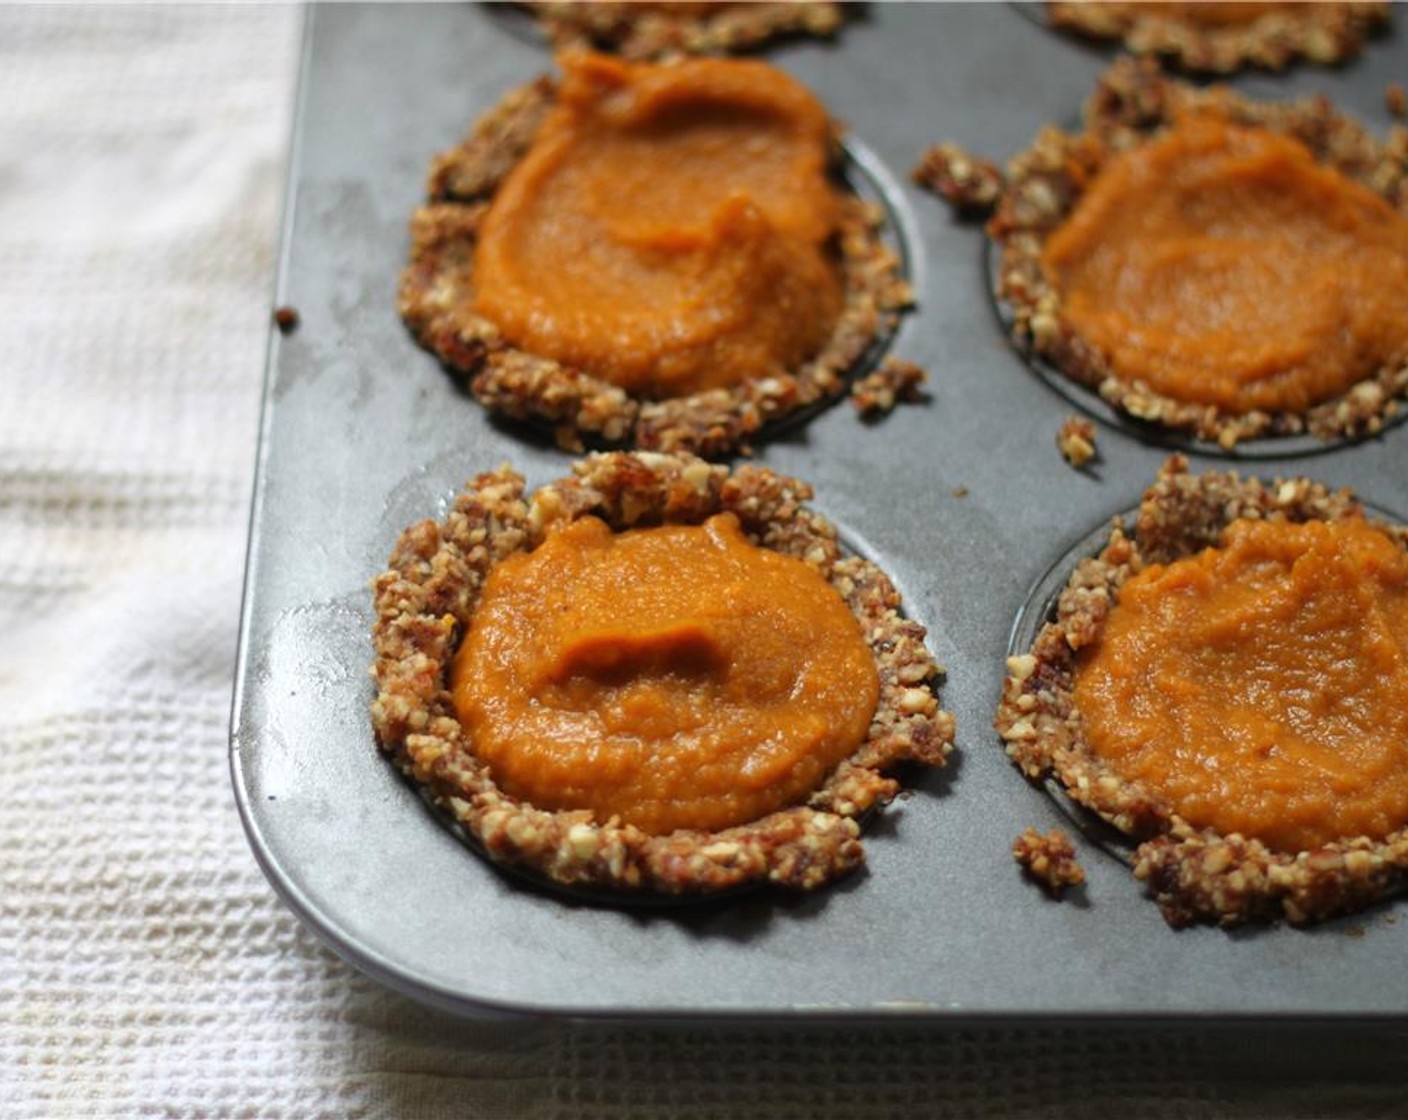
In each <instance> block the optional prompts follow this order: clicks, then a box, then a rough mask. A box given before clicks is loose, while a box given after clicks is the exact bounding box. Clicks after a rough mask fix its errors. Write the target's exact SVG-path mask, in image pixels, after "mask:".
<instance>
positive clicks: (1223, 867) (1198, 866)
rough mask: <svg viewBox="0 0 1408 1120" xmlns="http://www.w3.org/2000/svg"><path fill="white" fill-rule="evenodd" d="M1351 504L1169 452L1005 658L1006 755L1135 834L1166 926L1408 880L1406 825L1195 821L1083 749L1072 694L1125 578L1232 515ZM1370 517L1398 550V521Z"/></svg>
mask: <svg viewBox="0 0 1408 1120" xmlns="http://www.w3.org/2000/svg"><path fill="white" fill-rule="evenodd" d="M1361 514H1362V507H1361V506H1360V504H1359V502H1358V501H1357V500H1356V499H1355V498H1354V497H1353V496H1352V495H1351V494H1349V493H1348V492H1347V491H1338V492H1331V491H1330V490H1328V489H1326V488H1325V487H1324V486H1322V485H1320V484H1318V483H1315V482H1311V481H1308V480H1306V479H1303V478H1297V479H1290V480H1285V481H1281V480H1277V481H1275V482H1273V483H1272V484H1270V485H1265V484H1263V483H1261V482H1260V481H1258V480H1256V479H1244V478H1241V477H1239V476H1238V475H1237V474H1236V473H1234V472H1224V473H1208V474H1203V475H1193V474H1190V473H1188V468H1187V462H1186V460H1185V459H1183V458H1182V457H1181V456H1174V457H1173V458H1171V459H1170V460H1169V461H1168V462H1167V463H1166V464H1165V465H1164V467H1163V468H1162V469H1161V470H1160V472H1159V474H1158V477H1157V479H1156V481H1155V482H1154V484H1153V485H1152V486H1151V487H1150V488H1149V490H1148V491H1147V492H1146V493H1145V495H1144V498H1143V501H1142V502H1141V504H1140V507H1139V510H1138V514H1137V519H1136V525H1135V528H1134V533H1133V535H1129V534H1128V533H1127V532H1126V529H1125V527H1124V526H1123V525H1122V524H1121V522H1120V519H1116V521H1115V523H1114V524H1113V526H1112V527H1111V530H1110V534H1109V538H1108V542H1107V543H1106V544H1105V546H1104V547H1103V548H1102V549H1101V550H1100V552H1099V553H1098V554H1097V555H1095V556H1092V557H1089V558H1087V559H1085V560H1083V561H1082V562H1080V563H1079V564H1077V565H1076V567H1075V569H1074V570H1073V571H1072V572H1071V574H1070V578H1069V580H1068V581H1067V584H1066V587H1065V590H1064V591H1062V592H1061V594H1060V597H1059V600H1058V602H1057V605H1056V608H1055V611H1054V614H1053V615H1052V616H1051V617H1050V619H1049V620H1048V621H1047V622H1046V624H1045V625H1044V626H1042V628H1041V629H1040V631H1039V632H1038V634H1037V637H1036V639H1035V641H1034V643H1033V645H1032V648H1031V650H1030V651H1029V652H1026V653H1019V654H1017V655H1015V656H1013V657H1010V658H1009V659H1008V662H1007V676H1006V680H1005V682H1004V684H1003V691H1002V699H1001V701H1000V703H999V706H998V710H997V718H996V728H997V731H998V733H999V735H1000V736H1001V737H1002V739H1003V742H1004V744H1005V746H1006V750H1007V754H1008V756H1009V757H1010V758H1011V759H1012V760H1013V761H1014V762H1015V763H1016V764H1017V765H1018V766H1019V767H1020V768H1021V770H1022V772H1023V773H1024V774H1025V775H1026V776H1027V777H1028V778H1030V779H1032V780H1049V779H1052V778H1054V779H1055V781H1056V782H1058V783H1059V785H1060V787H1061V789H1062V791H1064V794H1065V795H1066V796H1067V797H1069V798H1070V800H1071V801H1073V802H1075V804H1076V805H1078V806H1081V807H1083V808H1084V809H1086V810H1089V811H1090V812H1092V813H1094V814H1095V815H1097V816H1098V817H1100V818H1102V819H1103V820H1104V821H1105V822H1107V823H1108V824H1110V825H1112V826H1113V827H1114V828H1115V829H1117V830H1118V831H1119V832H1120V833H1123V834H1124V835H1125V836H1127V837H1129V838H1130V839H1131V840H1132V841H1133V842H1134V845H1135V847H1134V852H1133V861H1132V862H1133V869H1134V874H1135V877H1136V878H1138V879H1139V880H1141V881H1143V882H1144V883H1145V885H1146V888H1147V889H1148V891H1149V892H1150V893H1151V894H1152V895H1153V897H1154V898H1155V900H1156V901H1157V902H1158V905H1159V907H1160V909H1161V910H1162V912H1163V915H1164V917H1165V919H1166V920H1167V921H1168V923H1169V924H1170V925H1172V926H1174V927H1176V928H1177V927H1182V926H1186V925H1190V924H1194V923H1197V922H1216V923H1220V924H1222V925H1224V926H1234V925H1240V924H1242V923H1245V922H1250V921H1267V920H1274V919H1277V918H1285V919H1287V920H1288V921H1290V922H1291V923H1293V924H1298V925H1299V924H1308V923H1311V922H1316V921H1320V920H1322V919H1325V918H1328V917H1331V916H1334V915H1337V914H1342V913H1346V912H1349V911H1353V910H1358V909H1362V908H1364V907H1365V906H1368V905H1369V904H1371V903H1373V902H1375V901H1377V900H1379V899H1382V898H1386V897H1388V896H1390V895H1392V894H1395V893H1397V892H1399V891H1401V889H1402V888H1403V886H1404V884H1405V882H1408V828H1405V827H1400V828H1398V829H1397V830H1395V831H1393V832H1391V833H1389V834H1388V835H1386V836H1385V837H1383V838H1382V839H1373V838H1370V837H1367V836H1357V837H1355V836H1346V837H1343V838H1341V839H1338V840H1335V841H1333V842H1331V843H1327V844H1324V845H1323V846H1320V847H1317V848H1315V849H1314V850H1310V851H1298V852H1294V853H1290V852H1284V851H1277V850H1273V849H1272V848H1270V847H1268V846H1267V845H1266V844H1264V843H1263V842H1262V841H1260V840H1258V839H1255V838H1249V837H1245V836H1243V835H1241V834H1239V833H1229V834H1225V835H1224V834H1222V833H1220V832H1218V831H1217V830H1215V829H1212V828H1197V827H1194V826H1193V825H1192V824H1190V823H1189V822H1188V821H1187V820H1185V819H1183V818H1182V817H1180V816H1179V814H1178V813H1177V812H1175V811H1173V810H1172V809H1171V808H1170V807H1169V806H1168V805H1166V804H1164V803H1162V802H1161V801H1160V800H1159V799H1158V798H1157V797H1154V796H1152V795H1151V794H1150V793H1148V792H1147V791H1146V790H1145V789H1143V788H1141V786H1140V785H1139V784H1138V783H1137V782H1133V781H1130V780H1128V779H1126V778H1124V777H1122V776H1121V775H1120V774H1118V773H1116V772H1115V771H1114V769H1113V768H1112V767H1111V766H1110V765H1109V763H1107V762H1106V761H1104V760H1103V759H1102V758H1100V757H1099V756H1097V755H1096V754H1095V753H1094V752H1093V751H1092V749H1091V748H1090V745H1089V743H1088V741H1087V739H1086V736H1085V732H1084V725H1083V720H1082V716H1081V712H1080V710H1079V708H1078V706H1077V703H1076V697H1075V692H1074V689H1075V672H1076V664H1077V657H1078V654H1079V653H1080V651H1081V650H1083V649H1086V648H1087V647H1089V646H1091V645H1092V644H1093V643H1094V642H1096V641H1097V639H1098V638H1099V636H1100V633H1101V629H1102V627H1103V626H1104V624H1105V621H1106V619H1107V617H1108V616H1109V613H1110V611H1111V609H1112V608H1113V607H1114V606H1115V605H1116V604H1117V603H1118V601H1119V596H1120V588H1121V586H1122V585H1123V584H1124V583H1125V581H1126V580H1128V579H1129V578H1130V577H1131V576H1133V575H1135V574H1136V573H1138V572H1140V571H1142V570H1143V569H1145V568H1146V567H1148V566H1149V565H1151V564H1169V563H1172V562H1174V561H1176V560H1179V559H1182V558H1184V557H1189V556H1193V555H1196V554H1197V553H1199V552H1201V551H1202V550H1203V549H1205V548H1208V547H1211V546H1214V545H1216V544H1218V543H1219V541H1220V539H1221V534H1222V532H1223V530H1224V529H1225V528H1226V527H1227V526H1228V525H1230V524H1231V523H1232V522H1234V521H1237V520H1239V519H1265V520H1272V519H1280V520H1284V521H1288V522H1307V521H1315V520H1319V521H1341V520H1345V519H1349V518H1354V517H1359V516H1361ZM1372 524H1374V525H1375V527H1376V528H1378V529H1379V530H1380V531H1382V532H1383V533H1384V534H1385V535H1386V536H1388V537H1389V538H1390V540H1392V541H1393V542H1394V543H1396V544H1397V545H1398V546H1399V547H1402V548H1405V549H1408V529H1405V528H1404V527H1402V526H1395V525H1386V524H1383V523H1380V522H1373V523H1372Z"/></svg>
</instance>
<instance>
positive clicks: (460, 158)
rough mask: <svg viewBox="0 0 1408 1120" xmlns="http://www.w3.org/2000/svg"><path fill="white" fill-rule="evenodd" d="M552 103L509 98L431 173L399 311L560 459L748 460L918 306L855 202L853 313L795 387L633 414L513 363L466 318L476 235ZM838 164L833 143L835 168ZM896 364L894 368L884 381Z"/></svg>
mask: <svg viewBox="0 0 1408 1120" xmlns="http://www.w3.org/2000/svg"><path fill="white" fill-rule="evenodd" d="M555 96H556V87H555V85H554V83H553V82H552V81H551V79H549V78H541V79H539V80H538V81H537V82H535V83H533V84H531V85H527V86H522V87H520V88H518V89H516V90H514V91H512V92H511V93H510V94H509V95H508V96H507V97H505V98H504V100H503V101H501V102H500V103H499V105H498V106H497V107H496V108H494V109H493V110H491V111H490V112H489V113H488V114H487V115H486V116H485V117H483V118H481V119H480V121H479V122H478V123H477V124H476V125H475V127H474V131H473V132H472V133H471V135H470V136H469V137H468V138H467V139H466V140H465V141H464V143H462V144H461V145H460V146H459V147H457V148H455V149H453V150H451V151H449V152H447V153H445V154H444V155H442V156H440V157H438V158H437V159H436V160H435V163H434V165H433V166H432V168H431V173H430V181H429V185H428V194H429V202H428V204H427V205H426V206H424V207H422V208H420V209H419V210H417V211H416V212H415V215H414V216H413V217H412V220H411V253H410V262H409V264H408V265H407V267H406V269H405V271H404V273H403V274H402V277H401V290H400V299H399V307H400V312H401V317H402V318H403V319H404V320H405V321H406V324H407V326H409V327H410V329H411V331H412V333H413V334H414V335H415V336H416V339H417V340H418V341H419V342H420V344H421V345H422V346H424V347H425V348H426V349H428V350H430V351H432V352H433V353H435V354H436V355H437V356H438V357H439V358H440V360H441V361H442V362H444V363H445V364H446V365H447V366H449V367H450V368H451V369H453V370H455V371H456V372H457V373H459V374H460V375H462V376H463V377H464V378H466V380H467V381H468V384H469V390H470V392H471V393H472V394H473V395H474V397H475V399H477V400H478V401H479V402H480V403H481V404H483V405H484V406H485V407H486V408H488V409H490V410H491V411H493V412H497V413H501V414H503V415H505V416H509V417H512V418H513V419H516V420H530V421H539V422H546V423H548V424H550V425H552V427H553V430H554V433H555V435H556V439H557V442H558V445H559V446H561V447H562V448H563V449H565V450H568V451H574V452H577V451H581V450H582V449H583V441H584V440H591V441H592V442H595V443H603V444H628V445H633V446H636V447H639V448H643V449H649V450H653V451H663V452H670V453H673V452H688V453H692V454H695V455H701V456H704V457H706V458H722V457H725V456H728V455H731V454H733V453H734V452H737V451H739V450H746V448H747V444H748V440H749V438H750V437H751V436H753V435H754V434H755V433H756V432H758V430H759V429H760V428H762V426H763V425H764V424H765V423H767V422H770V421H773V420H777V419H779V418H781V417H783V416H786V415H787V414H789V413H792V412H796V411H797V410H799V409H803V408H806V407H808V406H809V405H812V404H815V403H817V402H819V401H822V400H826V399H828V398H831V397H835V396H839V395H840V394H841V393H843V392H844V391H845V389H846V386H847V378H848V376H849V374H850V372H851V371H852V369H853V368H854V366H855V364H856V362H857V361H858V360H859V359H860V358H861V356H862V355H864V354H865V352H866V351H867V350H868V349H869V347H870V345H871V343H872V342H874V341H875V340H876V339H877V338H878V337H880V336H881V335H883V334H885V333H886V332H888V331H889V330H890V329H891V328H893V326H894V325H895V323H896V322H897V321H898V318H899V314H900V312H901V311H903V310H904V309H906V308H908V307H910V306H911V305H912V303H913V298H914V297H913V292H912V291H911V289H910V287H909V284H908V283H907V282H906V281H905V280H904V279H903V278H902V277H901V276H900V262H899V258H898V257H897V256H896V254H895V253H894V252H892V251H891V250H890V249H889V248H887V247H886V246H885V245H884V243H883V242H882V241H881V240H880V228H881V226H882V225H883V221H884V215H883V213H882V212H881V210H880V208H879V207H878V206H875V205H873V204H871V203H868V202H865V201H864V200H862V199H860V198H857V197H856V196H854V195H850V194H845V193H843V194H842V196H841V197H842V202H843V205H842V217H841V223H840V231H839V236H838V239H837V249H838V252H839V256H840V262H841V268H842V271H843V277H844V282H845V305H844V307H843V309H842V312H841V316H840V318H839V320H838V321H837V323H836V328H835V330H834V331H833V332H832V335H831V338H830V340H829V341H828V342H827V344H826V346H825V347H823V349H822V351H821V352H820V353H819V354H817V355H816V357H814V358H813V359H811V361H809V362H807V363H806V364H805V365H803V366H802V367H801V368H800V369H797V370H795V371H793V372H790V373H786V374H782V375H779V376H776V377H765V378H759V379H755V380H752V381H746V382H744V383H742V384H740V385H737V386H734V387H732V388H728V389H713V390H709V391H706V392H701V393H695V394H692V395H690V396H685V397H677V398H674V399H670V400H661V401H644V400H638V399H636V398H634V397H632V396H630V395H629V394H627V393H626V392H625V391H624V390H623V389H620V388H618V387H616V386H615V385H612V384H610V383H609V382H607V381H605V380H602V379H601V378H598V377H594V376H592V375H590V374H587V373H584V372H582V371H581V370H576V369H572V368H569V367H567V366H564V365H562V364H560V363H559V362H556V361H553V360H552V359H550V358H545V357H543V356H541V355H538V354H532V353H529V352H527V351H525V350H520V349H517V348H516V347H514V346H512V345H510V344H509V343H508V342H506V341H505V340H504V338H503V337H502V335H501V333H500V332H499V329H498V328H497V327H496V326H495V325H494V324H493V323H492V322H491V321H490V320H488V319H486V318H484V317H483V316H480V315H477V314H475V313H474V312H473V311H472V310H471V308H472V306H473V303H474V275H473V270H474V247H475V243H476V241H477V240H478V232H479V226H480V223H481V221H482V220H483V217H484V214H485V212H486V211H487V209H488V207H489V203H490V201H491V200H492V198H493V196H494V192H495V190H496V189H497V188H498V186H499V184H500V183H501V182H502V181H503V179H504V177H505V176H506V175H507V174H508V172H509V171H511V170H512V169H513V167H514V166H515V165H516V164H517V163H518V161H519V160H520V159H521V158H522V157H523V155H524V153H525V152H526V151H527V150H528V147H529V145H530V144H531V143H532V141H533V136H534V133H536V131H537V129H538V125H539V123H540V122H541V121H542V119H543V117H544V115H545V114H546V113H547V111H548V109H549V108H550V107H551V106H552V103H553V100H554V98H555ZM842 158H843V155H842V149H841V147H840V143H839V140H838V142H837V144H836V145H835V150H834V157H833V159H834V164H835V166H837V167H839V166H840V163H841V160H842ZM622 203H623V205H629V200H628V199H623V200H622ZM895 362H896V359H887V362H886V364H885V366H886V368H889V367H891V366H893V365H894V364H895Z"/></svg>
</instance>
